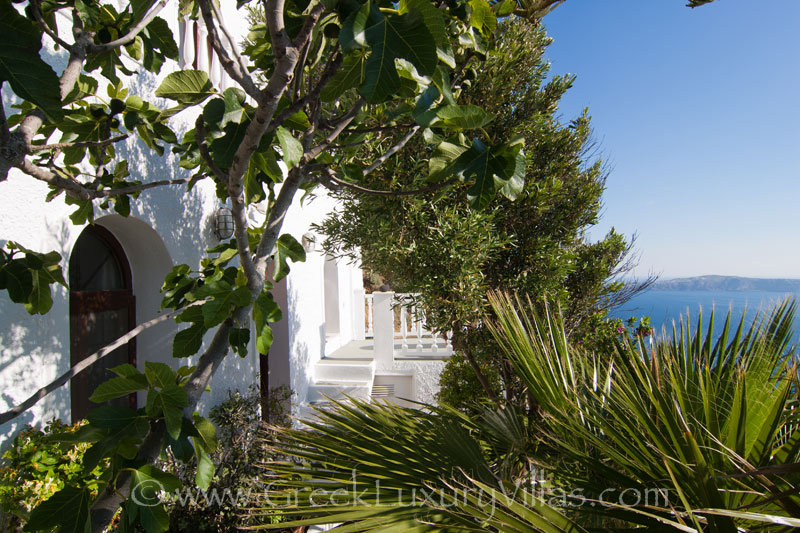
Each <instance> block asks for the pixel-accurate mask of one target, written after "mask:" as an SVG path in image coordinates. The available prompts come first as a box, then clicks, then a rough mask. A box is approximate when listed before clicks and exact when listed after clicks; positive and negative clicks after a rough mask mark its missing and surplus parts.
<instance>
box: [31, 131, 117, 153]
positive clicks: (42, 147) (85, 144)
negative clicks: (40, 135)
mask: <svg viewBox="0 0 800 533" xmlns="http://www.w3.org/2000/svg"><path fill="white" fill-rule="evenodd" d="M128 137H130V135H129V134H127V133H126V134H125V135H119V136H117V137H111V138H110V139H104V140H102V141H80V142H72V143H55V144H30V145H28V151H29V152H44V151H46V150H63V149H64V148H77V147H81V148H89V147H92V146H107V145H109V144H114V143H118V142H120V141H124V140H125V139H127V138H128Z"/></svg>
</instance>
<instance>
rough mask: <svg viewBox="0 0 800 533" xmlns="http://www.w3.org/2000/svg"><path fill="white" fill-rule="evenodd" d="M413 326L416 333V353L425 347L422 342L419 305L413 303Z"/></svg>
mask: <svg viewBox="0 0 800 533" xmlns="http://www.w3.org/2000/svg"><path fill="white" fill-rule="evenodd" d="M414 326H415V328H414V329H416V334H417V347H416V349H417V353H422V351H423V350H424V349H425V346H423V344H422V316H421V314H420V309H419V307H417V306H416V305H414Z"/></svg>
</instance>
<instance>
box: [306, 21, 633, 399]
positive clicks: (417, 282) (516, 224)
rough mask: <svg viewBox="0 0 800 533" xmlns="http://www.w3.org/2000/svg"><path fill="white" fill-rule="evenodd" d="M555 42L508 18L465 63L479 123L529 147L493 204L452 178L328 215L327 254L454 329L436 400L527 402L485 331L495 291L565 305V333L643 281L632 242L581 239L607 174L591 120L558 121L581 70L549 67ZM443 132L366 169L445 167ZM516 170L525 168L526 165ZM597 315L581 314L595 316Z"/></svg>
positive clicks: (352, 200)
mask: <svg viewBox="0 0 800 533" xmlns="http://www.w3.org/2000/svg"><path fill="white" fill-rule="evenodd" d="M549 42H550V39H549V38H548V37H547V36H546V34H545V32H544V30H543V29H541V28H539V27H537V26H536V25H535V24H532V23H531V22H529V21H526V20H524V19H510V20H506V21H503V22H502V23H501V24H500V25H499V27H498V30H497V31H496V32H495V34H494V36H493V41H492V49H493V52H492V54H491V55H490V57H488V58H487V60H486V61H483V62H481V63H476V64H475V65H470V66H469V67H468V68H467V70H466V72H465V75H464V78H463V79H462V81H461V82H460V83H459V84H458V86H457V87H454V88H453V91H454V92H455V91H457V93H458V95H459V97H460V98H461V99H463V100H464V101H465V102H466V103H467V104H469V105H472V106H475V107H476V108H477V107H480V108H481V109H484V110H486V111H489V112H490V113H491V121H487V122H486V123H484V124H482V125H481V127H482V129H483V130H484V132H485V136H486V137H487V138H489V139H498V138H512V139H517V140H518V142H520V143H524V145H525V151H524V154H523V153H522V152H521V153H520V154H519V155H518V157H519V158H520V159H524V162H525V164H524V166H525V169H526V170H525V174H524V180H523V179H520V180H518V181H517V180H512V181H510V182H508V183H507V184H506V185H505V186H504V187H505V189H507V190H510V189H513V199H512V198H509V196H510V195H497V196H494V195H487V197H486V199H485V202H486V204H487V208H486V209H483V210H475V209H472V208H471V207H470V204H471V203H474V202H475V200H476V197H479V196H480V195H482V194H484V193H483V191H480V190H479V189H478V187H476V186H475V185H470V184H462V183H459V184H455V185H454V186H453V187H451V188H449V189H448V190H447V191H442V192H440V193H439V194H437V195H436V197H434V198H430V197H427V198H421V197H418V196H390V195H384V196H374V195H368V196H367V195H362V194H358V192H357V191H351V190H346V191H342V192H341V193H339V196H340V198H341V199H342V202H341V204H340V207H339V208H338V209H337V211H336V212H335V213H333V214H332V215H330V216H329V217H327V219H326V220H325V222H324V223H323V224H321V226H320V227H321V230H322V231H323V232H324V233H325V234H326V235H327V236H328V237H327V240H326V247H327V249H328V252H329V253H331V254H340V255H345V256H349V257H350V258H351V259H354V260H360V261H361V263H362V264H363V265H364V267H365V268H367V269H369V270H372V271H374V272H377V273H380V274H381V275H382V276H385V277H386V279H387V281H388V283H389V285H390V286H391V287H392V288H393V289H395V290H398V291H401V292H408V293H415V294H417V297H416V299H417V300H418V303H419V304H420V305H421V306H422V307H423V308H424V309H425V313H426V321H427V324H428V326H429V327H430V328H432V329H434V330H438V331H452V335H453V346H454V348H455V349H456V355H455V356H454V357H452V358H451V359H450V360H449V361H448V364H447V367H446V368H445V371H444V373H443V374H442V380H441V385H442V391H441V393H440V395H439V399H440V401H444V402H445V403H448V404H450V405H455V406H458V407H461V408H468V405H469V404H474V403H475V400H477V399H487V398H488V399H491V400H494V401H502V402H513V403H519V402H520V401H521V402H522V403H523V404H524V403H525V397H524V391H523V387H521V385H520V384H519V382H518V379H517V378H516V376H515V375H514V373H513V371H512V369H511V366H510V365H509V364H508V361H507V360H506V358H505V357H503V356H502V355H501V353H500V350H499V349H498V347H497V345H496V343H495V342H494V340H493V339H492V338H491V336H490V335H489V333H488V331H487V330H486V328H485V323H486V319H487V318H488V316H489V314H487V313H489V305H488V301H487V298H486V296H487V291H490V290H494V291H512V292H517V293H520V294H526V295H529V296H530V297H532V298H534V299H535V300H537V301H541V299H542V298H546V299H547V300H549V302H550V304H551V305H553V306H560V307H561V308H562V309H563V312H564V315H565V319H566V321H567V331H568V332H570V333H573V332H574V331H575V332H577V333H578V334H582V333H583V332H582V331H581V330H579V326H581V325H582V324H584V323H587V324H588V323H589V322H592V323H593V324H594V323H597V322H598V317H603V316H605V313H606V311H607V310H608V309H609V308H610V307H611V306H613V305H615V304H618V303H620V302H622V301H624V300H625V299H627V298H629V297H630V296H631V295H632V294H634V293H635V292H636V291H637V290H640V289H642V288H643V287H644V286H646V285H647V283H648V282H649V281H645V282H643V283H638V284H637V283H624V282H622V281H620V276H619V275H620V274H622V273H624V272H626V271H628V270H629V267H630V265H631V263H630V262H629V261H628V257H629V255H628V254H629V251H630V245H629V243H627V242H626V239H625V238H624V237H623V236H622V235H620V234H619V233H617V232H615V231H614V230H612V231H611V232H609V233H608V235H606V236H605V237H603V238H602V239H600V240H598V241H597V242H591V241H590V240H589V239H587V238H586V236H585V232H586V229H587V227H589V226H590V225H592V224H595V223H596V222H597V219H598V216H599V211H600V206H601V198H602V194H603V191H604V188H605V179H606V172H605V171H604V168H603V165H602V162H601V160H600V159H599V158H597V157H596V155H595V153H596V150H595V146H594V144H593V142H592V139H591V128H590V121H589V117H588V115H587V113H586V112H584V113H583V114H582V115H581V116H579V117H577V118H575V119H573V120H570V121H568V122H566V123H562V121H561V120H560V118H559V114H558V104H559V101H560V99H561V97H562V96H563V95H564V93H565V92H566V91H567V90H568V89H569V88H570V86H571V85H572V83H573V81H574V76H571V75H570V76H559V75H555V76H552V77H551V76H550V73H549V68H550V67H549V63H548V62H547V61H546V59H545V57H544V53H545V50H546V47H547V45H548V44H549ZM437 135H438V136H440V138H441V139H442V141H443V142H442V143H440V144H439V147H438V151H437V152H436V153H435V154H434V157H429V156H428V154H427V153H426V151H425V147H424V143H425V141H426V139H417V140H415V141H412V142H413V143H414V149H413V150H407V151H406V152H404V153H403V154H402V155H400V156H398V157H396V158H395V159H394V160H393V161H391V162H387V164H385V165H384V166H383V167H382V168H381V169H379V170H377V171H376V172H375V173H374V174H373V175H372V176H370V177H368V179H369V180H370V181H371V184H372V185H373V186H377V185H378V184H379V183H389V184H390V186H391V187H394V188H395V189H397V190H403V189H404V188H408V187H410V186H414V185H415V184H418V183H423V182H424V181H425V180H426V177H427V176H429V175H430V173H431V171H433V172H435V171H436V170H438V169H443V170H442V171H443V172H444V173H446V168H447V164H448V162H447V155H446V154H447V152H448V151H453V152H458V151H459V150H461V148H460V147H459V146H458V144H457V143H453V144H446V143H450V142H452V141H451V138H445V137H446V135H447V134H446V132H443V131H442V130H440V129H438V128H436V127H434V128H431V131H430V133H428V139H433V138H435V136H437ZM520 166H522V165H520ZM590 318H591V320H587V319H590Z"/></svg>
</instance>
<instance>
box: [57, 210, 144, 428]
mask: <svg viewBox="0 0 800 533" xmlns="http://www.w3.org/2000/svg"><path fill="white" fill-rule="evenodd" d="M69 278H70V295H69V308H70V309H69V310H70V364H71V365H73V366H74V365H75V364H77V363H79V362H80V361H82V360H83V359H85V358H86V357H88V356H89V355H91V354H93V353H95V352H97V351H98V350H99V349H101V348H102V347H104V346H106V345H108V344H110V343H112V342H113V341H115V340H117V339H118V338H119V337H121V336H122V335H124V334H125V333H127V332H128V331H130V330H131V329H132V328H133V327H134V326H135V324H136V316H135V309H136V307H135V300H134V296H133V290H132V287H133V286H132V279H131V270H130V265H129V264H128V259H127V257H126V256H125V252H124V251H123V249H122V246H120V244H119V242H118V241H117V240H116V238H114V236H113V235H112V234H111V232H109V231H108V230H106V229H105V228H103V227H101V226H97V225H95V226H89V227H88V228H86V229H85V230H84V231H83V233H81V235H80V237H78V241H77V242H76V243H75V248H74V249H73V252H72V255H71V257H70V263H69ZM124 363H131V364H133V365H135V364H136V344H135V341H133V340H132V341H130V342H128V343H127V344H126V345H124V346H121V347H119V348H117V349H116V350H114V352H112V353H110V354H108V355H106V356H105V357H104V358H103V359H102V360H101V361H98V362H97V363H95V364H94V365H92V366H90V367H89V368H88V369H86V370H84V371H83V372H81V373H80V374H78V375H77V376H75V377H74V378H72V381H71V383H70V391H71V393H70V396H71V400H70V401H71V407H72V420H73V422H76V421H78V420H80V419H82V418H85V417H86V415H87V413H88V412H89V411H90V410H91V409H93V408H94V407H97V404H93V403H91V402H90V401H89V396H91V394H92V392H94V389H95V388H97V386H98V385H99V384H100V383H102V382H104V381H106V380H107V379H108V378H110V377H112V376H113V374H112V373H111V372H110V371H109V369H110V368H113V367H115V366H118V365H121V364H124ZM108 403H109V404H112V405H129V406H131V407H135V406H136V395H135V394H132V395H130V396H129V397H127V398H118V399H116V400H112V401H110V402H108Z"/></svg>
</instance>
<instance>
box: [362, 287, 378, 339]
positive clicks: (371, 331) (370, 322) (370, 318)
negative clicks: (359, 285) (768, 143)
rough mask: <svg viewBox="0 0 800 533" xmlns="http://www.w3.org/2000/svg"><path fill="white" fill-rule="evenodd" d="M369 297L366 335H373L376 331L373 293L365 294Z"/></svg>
mask: <svg viewBox="0 0 800 533" xmlns="http://www.w3.org/2000/svg"><path fill="white" fill-rule="evenodd" d="M364 298H366V299H367V333H366V337H372V336H373V334H374V333H375V328H374V323H373V317H374V316H375V315H373V313H372V294H367V295H365V296H364Z"/></svg>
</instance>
